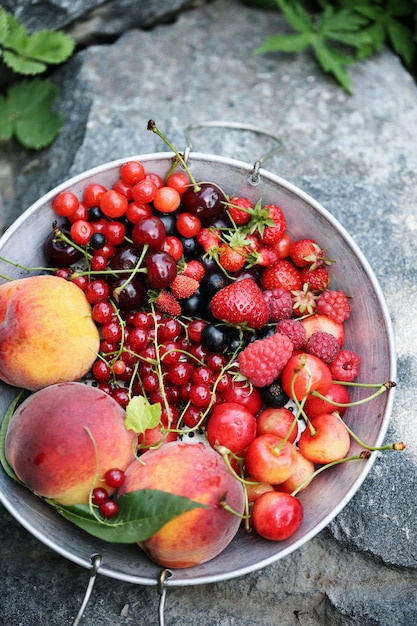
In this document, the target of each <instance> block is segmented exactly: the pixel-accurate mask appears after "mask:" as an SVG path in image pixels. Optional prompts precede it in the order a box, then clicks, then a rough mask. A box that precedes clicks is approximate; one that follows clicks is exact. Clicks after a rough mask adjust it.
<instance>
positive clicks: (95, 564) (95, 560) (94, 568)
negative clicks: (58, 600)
mask: <svg viewBox="0 0 417 626" xmlns="http://www.w3.org/2000/svg"><path fill="white" fill-rule="evenodd" d="M101 560H102V559H101V554H92V555H91V563H92V565H91V569H90V578H89V580H88V585H87V589H86V591H85V594H84V598H83V601H82V603H81V606H80V610H79V611H78V614H77V617H76V618H75V620H74V621H73V623H72V626H78V624H79V623H80V621H81V618H82V616H83V615H84V611H85V609H86V607H87V604H88V602H89V600H90V597H91V593H92V591H93V587H94V583H95V582H96V577H97V573H98V570H99V567H100V565H101Z"/></svg>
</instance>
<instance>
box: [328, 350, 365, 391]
mask: <svg viewBox="0 0 417 626" xmlns="http://www.w3.org/2000/svg"><path fill="white" fill-rule="evenodd" d="M360 363H361V360H360V357H359V355H358V354H357V353H356V352H353V351H352V350H346V349H345V350H340V352H339V353H338V355H337V357H336V358H335V359H334V361H332V362H331V363H329V366H328V367H329V369H330V371H331V373H332V376H333V378H335V379H336V380H340V381H341V382H345V383H351V382H352V381H353V380H355V378H356V377H357V376H358V374H359V367H360Z"/></svg>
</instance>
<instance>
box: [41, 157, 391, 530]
mask: <svg viewBox="0 0 417 626" xmlns="http://www.w3.org/2000/svg"><path fill="white" fill-rule="evenodd" d="M178 156H179V155H177V157H178ZM176 166H177V162H174V166H173V167H172V168H171V170H170V171H169V172H168V173H167V175H166V177H165V179H162V178H161V176H159V175H157V174H155V173H152V172H146V171H145V168H144V166H143V164H142V163H140V162H138V161H129V162H126V163H124V164H123V165H122V166H121V168H120V177H119V178H118V180H115V181H114V184H113V186H112V188H111V189H107V188H105V187H104V186H103V185H101V184H98V183H90V184H89V185H88V186H87V187H86V188H85V189H84V192H83V195H82V197H80V198H78V197H77V196H76V195H75V194H74V193H72V192H71V191H66V192H62V193H60V194H59V195H58V196H57V197H56V198H55V200H54V202H53V209H54V211H55V213H56V215H57V221H56V222H55V223H54V224H53V230H52V232H51V234H50V235H49V237H48V238H47V241H46V242H45V248H44V249H45V255H46V258H47V262H48V265H49V266H54V268H56V269H55V270H54V272H55V273H56V275H58V276H61V277H62V278H63V279H65V280H69V281H73V282H74V283H75V284H76V285H78V287H79V288H80V289H82V290H83V291H84V293H85V296H86V298H87V300H88V302H89V303H90V304H91V307H92V316H93V319H94V320H95V322H96V324H97V326H98V327H99V330H100V335H101V344H100V351H99V354H97V359H96V361H95V363H94V365H93V367H92V370H91V378H92V379H93V384H95V385H96V386H98V387H99V388H100V389H102V390H104V391H106V392H107V393H108V394H110V395H111V396H112V397H113V398H115V399H116V400H117V402H119V403H120V404H121V406H122V407H124V408H126V407H128V405H129V402H130V401H131V399H132V398H133V397H135V396H143V397H145V398H146V399H147V401H148V402H149V403H150V404H152V405H155V404H157V403H159V404H160V406H161V418H160V422H159V424H158V426H156V427H152V428H148V429H146V430H145V431H144V432H141V433H140V434H139V436H138V450H139V452H141V451H143V450H146V449H148V448H149V447H151V446H158V445H162V444H163V443H164V442H166V441H170V440H173V439H176V438H177V437H178V436H179V435H180V436H181V434H182V433H183V432H184V431H186V432H188V433H189V432H195V431H199V432H205V433H206V436H207V438H208V442H209V443H210V444H211V445H212V446H213V447H215V448H216V449H217V450H218V451H219V452H220V453H221V454H223V456H224V458H225V461H226V462H227V463H228V465H229V467H230V470H231V471H233V472H235V473H236V474H237V475H238V476H239V477H240V479H241V480H242V482H243V484H244V485H245V487H246V490H247V493H248V501H249V503H250V507H253V515H252V524H253V527H254V528H255V530H258V532H259V533H260V534H262V536H265V537H267V538H269V539H283V538H285V537H287V536H289V534H292V533H293V532H295V530H296V529H297V528H298V526H299V525H300V524H301V519H302V511H300V503H299V501H298V499H297V498H295V494H296V493H297V492H298V491H300V490H302V489H304V488H305V487H306V486H307V484H308V482H309V480H310V479H311V477H312V475H313V473H314V471H315V467H316V465H317V464H324V463H331V462H333V461H335V460H336V459H342V458H344V457H345V456H346V455H347V452H348V450H349V445H350V435H349V431H348V430H347V427H346V425H345V424H344V422H341V418H340V416H341V415H343V414H344V412H345V410H346V405H348V404H349V393H348V391H347V390H346V387H345V386H344V385H343V383H344V382H348V383H352V381H354V380H355V379H356V377H357V376H358V373H359V367H360V357H359V355H358V354H356V353H355V352H353V351H352V350H349V349H347V348H346V347H345V346H344V340H345V329H344V323H345V321H346V320H347V319H348V318H349V315H350V310H351V307H350V301H349V297H348V296H347V295H346V294H345V293H344V292H343V291H341V290H331V289H330V280H331V277H330V266H331V264H332V263H333V262H334V261H331V260H329V259H327V258H326V255H325V251H324V250H323V249H322V247H321V245H320V244H319V242H316V241H313V240H312V239H311V238H307V237H306V238H304V239H301V240H296V241H294V240H293V238H292V237H291V233H289V232H288V230H287V224H286V220H285V215H284V213H283V211H282V209H281V208H280V207H279V206H278V205H274V204H263V203H262V201H261V200H258V202H256V203H255V204H253V203H251V202H250V201H249V200H248V199H247V198H245V197H241V196H239V195H237V194H232V195H226V193H225V192H224V191H223V190H222V189H220V188H219V187H218V186H217V185H215V184H214V183H207V182H204V183H196V181H195V180H194V179H193V178H192V176H191V173H190V172H189V171H188V170H187V173H186V172H184V171H181V170H179V168H178V169H177V167H176ZM334 379H336V381H337V383H335V380H334ZM382 386H383V385H381V388H382ZM385 388H386V387H384V389H385ZM380 392H381V389H380V390H379V391H378V392H377V393H380ZM290 400H291V402H290ZM294 403H295V408H296V409H297V411H296V413H295V412H294ZM288 407H290V408H291V410H289V408H288ZM335 411H337V415H335V414H334V412H335ZM323 414H324V415H326V416H327V421H326V425H325V426H323V427H322V426H321V424H320V423H319V422H318V421H317V422H316V424H315V422H314V421H315V420H317V419H318V418H320V417H322V416H323ZM329 420H330V421H332V423H333V424H332V427H330V426H329V425H328V423H327V422H328V421H329ZM299 422H302V423H303V427H304V429H305V432H306V433H308V434H309V435H310V437H309V439H310V440H313V441H314V440H315V436H313V435H315V434H316V433H319V431H320V433H321V430H324V431H326V429H327V431H329V432H330V430H331V429H332V428H333V430H334V431H335V430H338V431H343V432H342V434H341V435H340V436H339V435H338V437H339V438H340V440H341V444H340V446H339V447H338V449H337V450H336V452H334V450H330V452H328V453H326V454H325V455H322V456H320V454H319V453H317V452H316V451H311V450H310V449H311V448H312V447H313V446H312V445H311V441H309V440H308V438H307V437H306V436H304V439H303V434H301V430H302V429H300V433H299V432H298V423H299ZM335 424H336V426H335ZM306 425H307V428H306ZM320 437H321V434H320ZM297 438H298V439H297ZM302 439H303V440H302ZM298 440H299V441H300V444H301V443H302V449H303V452H302V454H301V451H300V449H299V447H298V445H297V441H298ZM330 447H332V445H331V446H330ZM333 447H334V446H333ZM256 486H257V487H256ZM264 491H267V492H268V494H269V495H268V498H265V499H264V500H265V502H264V504H263V505H262V504H258V500H259V501H260V502H261V501H262V497H263V493H264ZM271 491H272V492H274V493H275V494H279V497H278V496H277V497H276V498H274V497H271ZM283 493H287V496H288V495H290V496H291V498H292V499H293V500H294V503H293V504H292V505H291V500H289V498H288V497H287V496H286V497H285V498H283V497H282V494H283ZM96 495H97V498H100V494H96ZM101 495H102V496H103V498H104V502H107V501H108V499H107V498H106V497H104V495H105V494H101ZM97 504H100V503H99V502H98V500H97ZM255 505H256V506H255ZM108 506H109V505H108V504H104V505H103V506H102V508H105V507H108ZM280 507H282V519H281V517H280V514H279V515H278V517H277V515H276V514H275V513H276V510H279V511H281V508H280ZM291 507H292V509H291ZM274 509H275V513H274ZM289 509H291V512H290V513H289V512H288V511H289ZM255 511H258V513H256V514H255ZM284 511H286V513H285V515H286V519H287V520H289V519H291V520H292V521H291V522H285V521H284V517H285V515H284ZM109 514H110V513H109ZM265 516H267V519H271V520H272V518H274V517H275V521H271V522H270V523H269V527H270V529H271V527H272V526H273V525H274V524H275V526H276V525H277V524H278V525H279V526H280V529H279V531H278V530H277V529H276V528H275V530H272V531H271V532H269V531H268V529H266V530H265ZM278 518H280V520H281V521H279V522H277V519H278ZM257 520H262V530H260V529H259V528H258V522H257ZM259 526H261V521H259ZM266 526H268V524H266ZM268 533H269V534H268Z"/></svg>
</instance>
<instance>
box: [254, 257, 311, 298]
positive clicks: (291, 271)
mask: <svg viewBox="0 0 417 626" xmlns="http://www.w3.org/2000/svg"><path fill="white" fill-rule="evenodd" d="M261 285H262V288H263V289H285V291H289V292H291V291H299V290H300V289H302V287H303V283H302V281H301V276H300V270H299V269H298V268H297V267H295V265H293V264H292V263H291V262H290V261H288V260H287V259H280V260H279V261H276V263H273V264H272V265H271V267H267V268H265V269H264V270H263V272H262V276H261Z"/></svg>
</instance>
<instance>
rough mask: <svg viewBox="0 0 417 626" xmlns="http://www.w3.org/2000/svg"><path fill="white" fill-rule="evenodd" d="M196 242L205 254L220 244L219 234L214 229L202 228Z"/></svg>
mask: <svg viewBox="0 0 417 626" xmlns="http://www.w3.org/2000/svg"><path fill="white" fill-rule="evenodd" d="M197 241H198V243H199V244H200V246H201V247H202V248H203V250H204V251H205V252H210V251H213V250H214V249H216V248H217V246H218V245H219V243H220V232H219V231H218V230H217V229H216V228H202V229H201V230H200V231H199V233H198V234H197Z"/></svg>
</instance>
